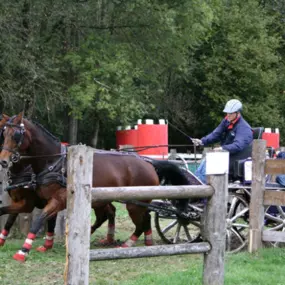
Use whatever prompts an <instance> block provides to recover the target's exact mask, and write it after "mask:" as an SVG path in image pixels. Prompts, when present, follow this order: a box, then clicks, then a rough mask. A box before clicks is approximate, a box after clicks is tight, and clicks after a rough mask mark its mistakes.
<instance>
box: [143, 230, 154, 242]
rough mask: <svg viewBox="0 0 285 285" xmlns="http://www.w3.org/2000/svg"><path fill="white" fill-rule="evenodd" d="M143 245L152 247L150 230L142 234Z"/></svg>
mask: <svg viewBox="0 0 285 285" xmlns="http://www.w3.org/2000/svg"><path fill="white" fill-rule="evenodd" d="M144 244H145V245H146V246H151V245H153V240H152V230H148V231H146V232H145V233H144Z"/></svg>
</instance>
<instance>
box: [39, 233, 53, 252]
mask: <svg viewBox="0 0 285 285" xmlns="http://www.w3.org/2000/svg"><path fill="white" fill-rule="evenodd" d="M53 239H54V233H49V232H47V234H46V236H45V243H44V245H42V246H39V247H38V248H37V251H40V252H46V251H47V250H48V249H51V248H52V247H53Z"/></svg>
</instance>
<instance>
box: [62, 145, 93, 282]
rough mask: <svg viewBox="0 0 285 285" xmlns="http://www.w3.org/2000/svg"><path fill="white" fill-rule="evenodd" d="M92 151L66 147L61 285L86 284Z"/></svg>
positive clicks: (87, 274)
mask: <svg viewBox="0 0 285 285" xmlns="http://www.w3.org/2000/svg"><path fill="white" fill-rule="evenodd" d="M92 162H93V150H92V149H91V148H88V147H86V146H84V145H79V146H72V147H70V148H69V149H68V160H67V170H68V172H67V220H66V245H67V246H66V264H65V272H64V275H65V278H64V284H65V285H78V284H80V285H88V284H89V280H88V279H89V248H90V213H91V186H92V171H93V167H92V165H93V163H92Z"/></svg>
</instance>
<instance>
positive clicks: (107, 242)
mask: <svg viewBox="0 0 285 285" xmlns="http://www.w3.org/2000/svg"><path fill="white" fill-rule="evenodd" d="M115 244H117V242H116V241H115V240H113V239H112V240H108V239H101V240H99V241H98V245H100V246H112V245H115Z"/></svg>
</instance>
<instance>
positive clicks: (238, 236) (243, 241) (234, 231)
mask: <svg viewBox="0 0 285 285" xmlns="http://www.w3.org/2000/svg"><path fill="white" fill-rule="evenodd" d="M231 231H232V232H233V233H234V234H235V235H236V236H237V238H238V239H239V240H240V242H241V245H243V246H244V245H245V240H244V238H243V237H242V236H241V235H240V233H239V232H237V231H236V230H235V229H234V228H231Z"/></svg>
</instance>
